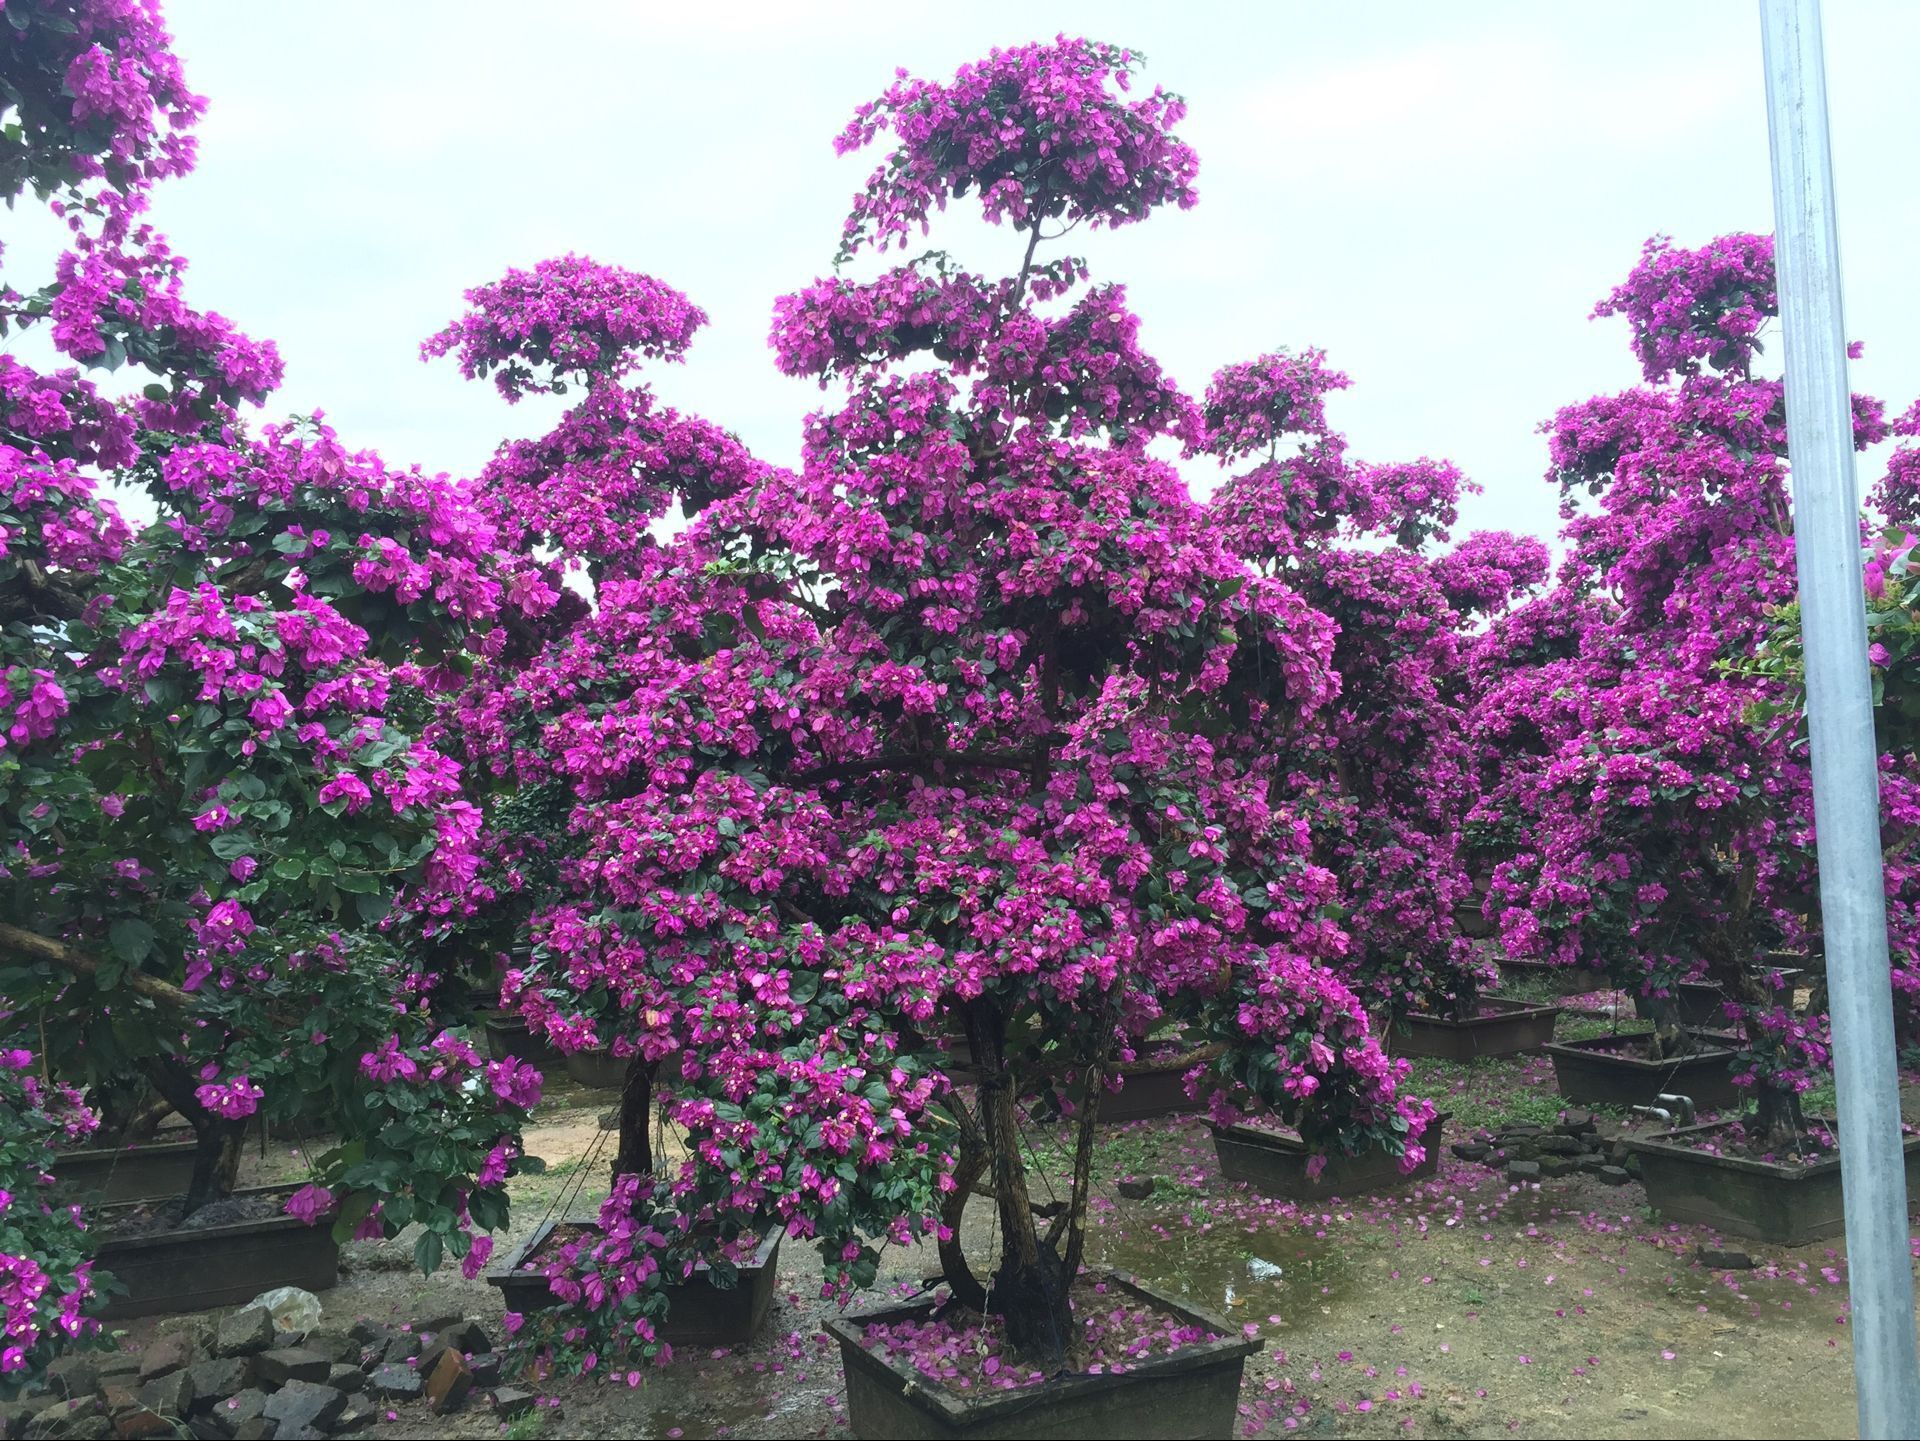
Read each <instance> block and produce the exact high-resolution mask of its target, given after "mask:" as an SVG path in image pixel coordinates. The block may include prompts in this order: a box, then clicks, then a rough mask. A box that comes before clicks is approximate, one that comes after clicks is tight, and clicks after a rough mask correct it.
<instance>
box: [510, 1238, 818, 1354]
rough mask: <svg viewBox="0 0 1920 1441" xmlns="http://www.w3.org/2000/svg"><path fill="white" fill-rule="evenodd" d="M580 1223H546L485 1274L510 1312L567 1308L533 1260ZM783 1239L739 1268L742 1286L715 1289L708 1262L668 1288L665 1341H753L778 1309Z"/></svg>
mask: <svg viewBox="0 0 1920 1441" xmlns="http://www.w3.org/2000/svg"><path fill="white" fill-rule="evenodd" d="M582 1224H585V1223H583V1222H580V1221H543V1222H541V1223H540V1225H538V1226H537V1227H535V1228H534V1232H533V1234H532V1235H531V1236H529V1237H527V1239H526V1242H525V1244H524V1245H522V1246H521V1247H520V1249H519V1250H517V1251H515V1252H514V1253H513V1255H512V1257H511V1258H509V1260H508V1261H507V1263H506V1265H504V1266H498V1267H495V1268H494V1269H493V1270H491V1271H488V1272H487V1273H486V1276H487V1284H488V1285H489V1286H492V1287H494V1288H495V1289H497V1290H498V1291H499V1292H500V1299H501V1301H503V1302H504V1303H505V1306H506V1309H507V1310H509V1311H519V1312H522V1313H531V1312H534V1311H543V1310H546V1309H547V1308H548V1307H550V1306H557V1305H560V1304H562V1303H561V1302H559V1301H558V1300H557V1299H556V1298H555V1297H554V1295H553V1293H552V1292H551V1291H549V1290H548V1289H547V1278H546V1275H545V1273H544V1272H543V1270H542V1269H541V1266H540V1263H539V1262H538V1261H537V1260H536V1261H530V1260H529V1258H530V1257H532V1256H533V1255H534V1253H535V1252H537V1251H538V1250H539V1249H540V1247H541V1246H542V1245H543V1244H545V1243H546V1241H547V1239H548V1238H549V1237H551V1236H552V1235H553V1232H554V1229H555V1228H556V1227H558V1226H567V1225H574V1226H577V1225H582ZM780 1236H781V1233H780V1232H779V1231H777V1230H775V1231H769V1232H768V1233H767V1235H766V1236H765V1238H764V1239H763V1240H762V1241H761V1243H760V1249H759V1250H758V1251H757V1252H755V1253H754V1256H753V1259H752V1260H751V1261H750V1262H748V1263H746V1264H743V1265H742V1266H741V1267H740V1268H739V1271H740V1279H739V1283H738V1284H737V1285H735V1286H732V1287H730V1288H726V1289H722V1288H721V1287H719V1286H716V1285H714V1284H713V1276H712V1272H711V1271H710V1270H709V1268H708V1266H707V1264H706V1262H704V1261H702V1262H700V1263H699V1264H698V1265H696V1266H695V1267H694V1271H693V1275H692V1276H690V1277H688V1278H687V1279H686V1280H685V1281H682V1282H680V1283H679V1284H677V1285H672V1286H669V1287H667V1296H668V1302H669V1304H668V1307H667V1318H666V1320H665V1321H664V1322H662V1323H661V1325H660V1327H659V1332H660V1339H661V1340H663V1341H667V1342H669V1343H671V1344H672V1345H675V1346H738V1345H741V1344H743V1343H745V1342H747V1341H751V1340H752V1339H753V1336H754V1333H755V1332H757V1331H758V1330H759V1329H760V1325H761V1323H762V1322H763V1321H765V1320H766V1319H767V1312H768V1311H770V1310H772V1309H773V1283H774V1281H775V1279H776V1278H777V1275H778V1272H779V1269H780Z"/></svg>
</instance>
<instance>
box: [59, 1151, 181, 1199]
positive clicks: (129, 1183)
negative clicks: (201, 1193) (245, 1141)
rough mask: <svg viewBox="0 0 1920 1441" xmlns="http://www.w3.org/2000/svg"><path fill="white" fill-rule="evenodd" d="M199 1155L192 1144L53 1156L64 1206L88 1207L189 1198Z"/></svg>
mask: <svg viewBox="0 0 1920 1441" xmlns="http://www.w3.org/2000/svg"><path fill="white" fill-rule="evenodd" d="M194 1149H195V1146H194V1142H193V1141H192V1140H190V1139H189V1140H185V1141H156V1142H153V1143H151V1144H148V1145H141V1146H116V1147H112V1148H110V1149H109V1148H102V1149H99V1150H88V1151H60V1152H56V1153H55V1155H54V1161H53V1184H54V1187H55V1189H56V1191H57V1193H58V1195H59V1197H60V1199H61V1200H62V1201H77V1202H79V1203H80V1204H81V1205H83V1206H99V1205H103V1204H105V1203H107V1202H110V1201H144V1200H148V1199H153V1198H159V1197H166V1196H180V1195H185V1194H186V1190H187V1185H188V1183H189V1182H191V1181H192V1180H193V1156H194Z"/></svg>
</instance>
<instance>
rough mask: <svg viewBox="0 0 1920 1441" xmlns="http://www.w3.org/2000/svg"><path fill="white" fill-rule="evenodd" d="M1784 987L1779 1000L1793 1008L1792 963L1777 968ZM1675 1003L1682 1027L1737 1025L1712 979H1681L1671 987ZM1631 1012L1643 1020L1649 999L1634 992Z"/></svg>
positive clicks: (1648, 1013) (1795, 974)
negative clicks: (1730, 1016)
mask: <svg viewBox="0 0 1920 1441" xmlns="http://www.w3.org/2000/svg"><path fill="white" fill-rule="evenodd" d="M1776 969H1777V970H1778V971H1779V973H1780V976H1781V979H1782V980H1784V981H1785V982H1786V987H1785V989H1784V990H1783V991H1781V993H1780V997H1781V1000H1782V1002H1783V1003H1784V1004H1785V1005H1786V1007H1787V1009H1788V1010H1792V1009H1793V993H1794V990H1795V988H1796V987H1797V986H1798V984H1799V979H1800V972H1799V970H1797V969H1796V968H1794V967H1791V966H1780V967H1777V968H1776ZM1674 1002H1675V1004H1676V1006H1677V1007H1678V1008H1679V1011H1680V1024H1681V1025H1683V1026H1708V1027H1720V1026H1737V1025H1738V1024H1739V1022H1738V1021H1737V1020H1733V1019H1730V1018H1729V1017H1728V1015H1727V993H1726V992H1725V991H1723V990H1721V989H1720V987H1719V986H1717V985H1715V984H1714V983H1713V982H1711V981H1682V982H1681V983H1680V984H1679V985H1678V986H1676V987H1674ZM1633 1013H1634V1014H1635V1015H1636V1016H1640V1017H1642V1018H1643V1019H1649V1018H1651V1017H1652V1015H1653V1011H1652V1008H1651V1004H1650V1002H1649V998H1648V997H1646V996H1643V995H1635V996H1634V998H1633Z"/></svg>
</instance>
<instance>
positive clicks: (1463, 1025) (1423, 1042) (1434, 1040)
mask: <svg viewBox="0 0 1920 1441" xmlns="http://www.w3.org/2000/svg"><path fill="white" fill-rule="evenodd" d="M1559 1016H1560V1008H1559V1007H1558V1006H1542V1005H1536V1004H1534V1003H1532V1002H1529V1001H1508V1000H1502V999H1500V998H1499V997H1497V996H1488V997H1484V998H1483V999H1482V1000H1481V1001H1480V1004H1479V1014H1478V1015H1475V1016H1472V1017H1470V1018H1469V1019H1467V1020H1464V1021H1456V1020H1451V1019H1448V1018H1446V1017H1444V1016H1426V1015H1420V1014H1418V1013H1415V1014H1412V1015H1408V1016H1406V1017H1404V1018H1402V1020H1401V1022H1400V1024H1399V1025H1397V1026H1394V1027H1392V1028H1391V1029H1390V1030H1389V1031H1388V1032H1387V1044H1388V1049H1389V1050H1390V1051H1392V1053H1393V1054H1394V1055H1396V1056H1432V1057H1436V1058H1438V1059H1440V1060H1443V1061H1471V1060H1473V1059H1474V1058H1475V1057H1476V1056H1517V1055H1521V1054H1523V1053H1525V1052H1527V1051H1537V1050H1539V1049H1540V1048H1541V1047H1542V1046H1544V1045H1546V1043H1547V1042H1548V1041H1551V1040H1552V1039H1553V1023H1554V1022H1555V1021H1556V1020H1558V1019H1559Z"/></svg>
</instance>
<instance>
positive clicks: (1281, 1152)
mask: <svg viewBox="0 0 1920 1441" xmlns="http://www.w3.org/2000/svg"><path fill="white" fill-rule="evenodd" d="M1446 1124H1447V1116H1446V1115H1445V1113H1442V1114H1440V1115H1436V1116H1435V1117H1434V1118H1433V1120H1432V1121H1430V1122H1428V1124H1427V1131H1426V1134H1425V1135H1424V1136H1422V1137H1421V1139H1420V1144H1421V1145H1423V1146H1425V1147H1426V1150H1427V1157H1426V1159H1425V1160H1424V1161H1422V1162H1421V1163H1420V1165H1419V1166H1418V1167H1417V1168H1416V1169H1415V1170H1413V1171H1412V1172H1405V1171H1402V1170H1401V1169H1400V1162H1399V1161H1398V1159H1396V1158H1395V1157H1392V1156H1389V1155H1387V1154H1386V1153H1385V1152H1382V1151H1370V1152H1368V1153H1367V1154H1365V1155H1362V1156H1349V1155H1346V1154H1344V1153H1342V1152H1338V1151H1336V1152H1334V1153H1332V1154H1331V1155H1329V1156H1328V1157H1327V1164H1326V1168H1325V1169H1324V1170H1322V1171H1321V1172H1320V1174H1319V1176H1317V1177H1309V1176H1308V1175H1307V1162H1308V1161H1309V1160H1311V1159H1312V1157H1313V1153H1312V1152H1311V1151H1309V1150H1308V1149H1307V1146H1306V1143H1305V1142H1304V1141H1302V1140H1301V1139H1300V1138H1299V1137H1298V1136H1295V1135H1293V1134H1291V1133H1290V1132H1286V1131H1270V1130H1268V1129H1267V1128H1266V1127H1264V1126H1250V1125H1245V1124H1242V1125H1238V1126H1215V1127H1214V1128H1213V1149H1214V1154H1216V1155H1217V1156H1218V1157H1219V1158H1220V1174H1221V1175H1223V1176H1225V1177H1226V1178H1227V1179H1228V1180H1229V1181H1245V1182H1246V1183H1247V1184H1248V1185H1250V1186H1252V1187H1253V1188H1254V1190H1256V1191H1258V1192H1260V1194H1261V1195H1263V1196H1282V1197H1285V1198H1286V1199H1287V1200H1290V1201H1321V1200H1325V1199H1326V1198H1327V1197H1329V1196H1365V1195H1369V1194H1371V1193H1373V1192H1375V1191H1387V1190H1391V1189H1392V1188H1393V1187H1395V1186H1403V1185H1406V1184H1407V1183H1408V1182H1410V1181H1423V1180H1426V1179H1427V1178H1428V1177H1430V1176H1432V1175H1434V1174H1435V1173H1436V1172H1437V1171H1438V1170H1439V1168H1440V1137H1441V1132H1442V1131H1443V1130H1444V1129H1445V1128H1446Z"/></svg>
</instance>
